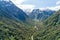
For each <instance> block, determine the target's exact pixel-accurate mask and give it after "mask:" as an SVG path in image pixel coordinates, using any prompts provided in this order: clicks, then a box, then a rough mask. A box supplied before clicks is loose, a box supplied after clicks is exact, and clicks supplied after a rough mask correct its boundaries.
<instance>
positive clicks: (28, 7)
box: [17, 5, 35, 9]
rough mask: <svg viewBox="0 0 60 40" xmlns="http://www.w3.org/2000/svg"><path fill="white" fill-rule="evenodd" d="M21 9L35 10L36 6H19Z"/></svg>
mask: <svg viewBox="0 0 60 40" xmlns="http://www.w3.org/2000/svg"><path fill="white" fill-rule="evenodd" d="M17 6H18V7H19V8H21V9H34V8H35V5H17Z"/></svg>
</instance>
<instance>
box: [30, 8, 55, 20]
mask: <svg viewBox="0 0 60 40" xmlns="http://www.w3.org/2000/svg"><path fill="white" fill-rule="evenodd" d="M54 12H55V11H53V10H49V9H46V10H40V9H33V11H32V12H31V13H29V17H31V18H32V19H37V20H39V21H44V20H45V19H47V18H48V17H50V16H51V15H53V13H54Z"/></svg>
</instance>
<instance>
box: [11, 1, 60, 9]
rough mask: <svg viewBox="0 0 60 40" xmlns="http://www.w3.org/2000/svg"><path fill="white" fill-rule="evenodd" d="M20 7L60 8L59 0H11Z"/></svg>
mask: <svg viewBox="0 0 60 40" xmlns="http://www.w3.org/2000/svg"><path fill="white" fill-rule="evenodd" d="M11 1H12V2H13V3H14V4H16V5H17V6H18V7H20V8H21V9H34V8H40V9H47V8H48V9H52V10H58V9H60V0H11Z"/></svg>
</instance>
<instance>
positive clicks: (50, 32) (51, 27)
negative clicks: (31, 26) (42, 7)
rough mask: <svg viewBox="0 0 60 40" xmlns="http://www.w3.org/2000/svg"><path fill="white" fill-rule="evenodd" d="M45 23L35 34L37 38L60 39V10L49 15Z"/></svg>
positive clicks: (39, 39)
mask: <svg viewBox="0 0 60 40" xmlns="http://www.w3.org/2000/svg"><path fill="white" fill-rule="evenodd" d="M43 25H44V29H42V31H40V32H39V34H38V35H37V36H35V40H60V10H59V11H58V12H56V13H55V14H54V15H52V16H51V17H49V18H48V19H47V20H46V21H45V22H44V23H43Z"/></svg>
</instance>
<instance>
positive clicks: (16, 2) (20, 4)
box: [11, 0, 35, 9]
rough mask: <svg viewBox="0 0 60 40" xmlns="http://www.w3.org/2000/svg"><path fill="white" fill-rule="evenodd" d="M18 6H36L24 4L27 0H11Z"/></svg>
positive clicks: (22, 7) (23, 7) (31, 7)
mask: <svg viewBox="0 0 60 40" xmlns="http://www.w3.org/2000/svg"><path fill="white" fill-rule="evenodd" d="M11 1H12V2H13V3H14V4H15V5H16V6H18V7H19V8H21V9H33V8H34V7H35V6H34V5H31V4H29V5H27V4H22V3H23V2H25V1H27V0H11Z"/></svg>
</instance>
